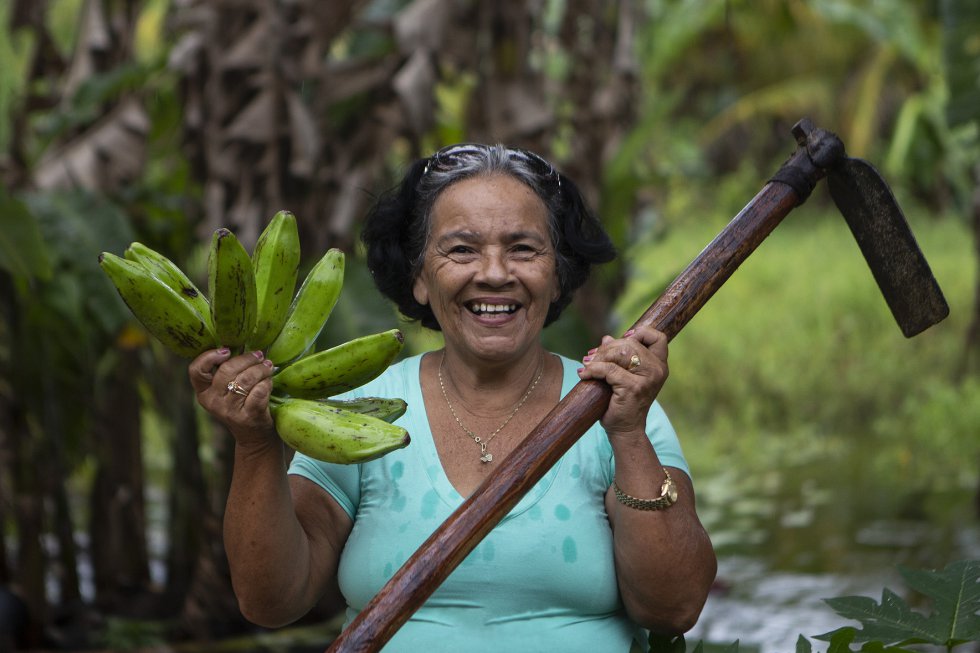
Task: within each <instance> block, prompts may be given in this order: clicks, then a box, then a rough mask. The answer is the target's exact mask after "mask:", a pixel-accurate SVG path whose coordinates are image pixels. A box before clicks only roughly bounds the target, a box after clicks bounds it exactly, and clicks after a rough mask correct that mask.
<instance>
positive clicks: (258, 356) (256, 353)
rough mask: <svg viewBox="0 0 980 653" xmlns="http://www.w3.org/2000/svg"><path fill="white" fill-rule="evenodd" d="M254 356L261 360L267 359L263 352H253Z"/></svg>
mask: <svg viewBox="0 0 980 653" xmlns="http://www.w3.org/2000/svg"><path fill="white" fill-rule="evenodd" d="M252 355H253V356H255V357H256V358H258V359H259V360H262V359H263V358H265V355H264V354H263V353H262V352H261V351H253V352H252Z"/></svg>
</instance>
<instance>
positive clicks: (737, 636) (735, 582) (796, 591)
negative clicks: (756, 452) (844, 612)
mask: <svg viewBox="0 0 980 653" xmlns="http://www.w3.org/2000/svg"><path fill="white" fill-rule="evenodd" d="M823 462H824V463H826V461H823ZM819 467H820V466H819V465H818V468H819ZM824 467H825V465H824ZM814 479H819V480H814ZM866 481H867V479H864V480H862V481H861V482H860V483H858V486H859V487H860V491H857V490H856V489H855V487H853V486H851V484H849V483H843V484H842V483H841V482H840V479H839V478H828V477H827V475H826V473H824V472H819V471H818V469H817V468H812V467H810V466H809V465H806V466H801V467H800V468H797V469H789V470H783V471H781V472H773V473H772V474H770V475H767V476H766V478H762V479H757V480H756V482H755V483H752V484H749V486H748V487H746V486H745V484H744V483H743V485H742V487H743V491H744V496H747V497H751V499H749V500H747V505H745V504H744V502H742V501H741V499H740V498H739V497H738V496H737V494H733V492H732V488H733V487H739V485H738V483H736V482H735V480H734V477H732V476H729V475H724V477H719V478H710V479H702V481H701V482H699V502H700V504H701V506H702V507H701V508H700V509H699V512H700V513H701V514H702V520H703V521H704V522H705V525H706V527H707V528H708V531H709V534H711V536H712V541H713V543H714V544H715V547H716V550H717V552H718V556H719V571H718V583H717V584H718V587H717V588H716V589H715V590H713V591H712V593H711V595H710V597H709V599H708V602H707V604H706V606H705V609H704V611H703V613H702V616H701V619H700V620H699V622H698V624H697V626H696V627H695V628H694V629H693V630H692V631H691V632H690V633H688V635H687V639H688V641H689V642H696V641H698V640H703V641H705V642H710V643H715V644H722V645H729V644H731V643H733V642H735V641H736V640H737V641H738V642H739V647H740V649H742V650H746V649H747V648H754V649H757V650H758V651H759V652H760V653H793V652H794V651H795V649H796V643H797V639H798V638H799V636H800V635H803V636H804V637H806V638H807V639H809V640H810V643H811V645H812V646H813V649H814V650H815V651H825V650H826V648H827V643H826V642H824V641H820V640H816V639H815V636H817V635H821V634H823V633H827V632H829V631H833V630H836V629H838V628H840V627H842V626H855V627H859V626H860V624H859V623H858V622H855V621H849V620H846V619H844V618H842V617H840V616H838V615H837V614H836V613H835V612H834V611H833V610H832V609H831V608H830V606H828V605H827V604H826V603H825V602H824V599H827V598H834V597H840V596H858V595H860V596H868V597H872V598H874V599H875V600H877V601H879V602H880V600H881V594H882V589H883V588H885V587H887V588H889V589H891V590H893V591H895V592H896V593H898V594H899V595H902V596H904V597H906V598H907V599H909V598H911V597H909V596H908V591H907V588H906V586H905V584H904V581H903V580H902V577H901V574H900V572H899V567H900V566H905V567H909V568H914V569H937V568H942V567H945V566H946V565H947V564H949V563H951V562H954V561H956V560H962V559H980V520H978V518H977V517H978V516H977V515H976V513H975V511H974V509H973V492H974V488H973V486H972V485H965V486H964V487H961V488H958V489H955V490H952V491H951V490H948V489H947V490H944V491H942V492H936V493H935V494H934V495H932V496H929V495H923V494H918V495H913V496H908V495H906V496H904V497H903V496H902V493H901V492H900V491H899V490H896V489H895V488H890V487H887V485H888V484H887V483H882V482H881V481H880V480H879V481H878V482H877V484H876V485H875V484H872V485H870V486H869V485H866ZM702 496H703V500H702ZM928 607H929V606H928V605H923V606H921V608H917V609H927V608H928ZM689 650H690V647H689Z"/></svg>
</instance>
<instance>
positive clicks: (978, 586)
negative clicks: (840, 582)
mask: <svg viewBox="0 0 980 653" xmlns="http://www.w3.org/2000/svg"><path fill="white" fill-rule="evenodd" d="M899 571H900V573H901V574H902V577H903V578H904V579H905V582H906V584H908V586H909V587H911V588H912V589H913V590H916V591H918V592H920V593H921V594H923V595H925V596H926V597H928V598H930V599H932V603H933V611H932V612H931V613H929V614H928V615H924V614H922V613H920V612H916V611H914V610H912V608H911V607H910V606H909V604H908V603H907V602H906V600H905V599H903V598H902V597H901V596H899V595H898V594H896V593H895V592H893V591H891V590H889V589H887V588H885V589H884V590H883V591H882V594H881V603H878V602H877V601H875V600H874V599H871V598H868V597H863V596H847V597H841V598H836V599H827V604H828V605H830V607H832V608H833V609H834V611H835V612H836V613H837V614H839V615H840V616H842V617H845V618H847V619H853V620H855V621H860V622H861V624H862V626H863V628H861V629H860V630H857V631H855V632H853V641H854V642H856V643H864V646H862V647H861V650H865V651H867V650H875V649H877V650H880V648H879V647H880V646H889V645H891V646H900V647H901V646H907V645H909V644H934V645H937V646H944V647H946V649H947V650H952V649H953V648H954V647H956V646H959V645H960V644H964V643H966V642H972V641H980V614H978V613H980V561H978V560H965V561H959V562H954V563H952V564H950V565H948V566H947V567H946V568H945V569H943V570H942V571H926V570H915V569H906V568H904V567H900V568H899ZM843 630H845V629H838V630H835V631H833V632H830V633H826V634H824V635H820V636H818V637H817V639H822V640H827V641H833V640H834V638H835V637H836V636H839V635H840V634H841V632H842V631H843ZM872 646H873V647H874V648H872Z"/></svg>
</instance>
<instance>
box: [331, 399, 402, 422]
mask: <svg viewBox="0 0 980 653" xmlns="http://www.w3.org/2000/svg"><path fill="white" fill-rule="evenodd" d="M317 401H319V402H320V403H323V404H326V405H327V406H332V407H334V408H343V409H344V410H349V411H351V412H354V413H360V414H361V415H370V416H371V417H376V418H378V419H383V420H384V421H386V422H394V421H395V420H396V419H398V418H399V417H401V416H402V415H404V414H405V411H406V410H407V409H408V404H407V403H406V402H405V400H404V399H398V398H395V397H392V398H388V397H358V398H355V399H317Z"/></svg>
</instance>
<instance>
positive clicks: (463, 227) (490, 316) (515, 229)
mask: <svg viewBox="0 0 980 653" xmlns="http://www.w3.org/2000/svg"><path fill="white" fill-rule="evenodd" d="M430 229H431V233H430V234H429V241H428V244H427V246H426V250H425V253H424V259H423V263H422V270H421V272H420V274H419V276H418V278H417V279H416V281H415V285H414V288H413V290H414V294H415V299H416V300H417V301H418V302H419V303H421V304H428V305H429V306H430V307H431V308H432V312H433V313H434V314H435V317H436V320H438V322H439V326H440V327H441V328H442V332H443V335H444V337H445V340H446V344H447V346H455V347H459V348H461V349H462V350H463V351H465V352H468V353H470V354H472V355H475V356H476V357H478V358H483V359H487V360H504V359H507V358H509V357H514V356H520V355H521V354H523V353H524V352H526V351H528V349H529V347H531V346H534V345H536V344H537V341H538V336H539V334H540V333H541V329H542V328H543V327H544V321H545V317H547V315H548V308H549V306H550V305H551V303H552V302H553V301H555V300H556V299H557V298H558V295H559V287H558V275H557V272H556V267H555V251H554V248H553V247H552V244H551V237H550V232H549V229H548V212H547V209H546V208H545V205H544V202H542V201H541V199H540V198H539V197H538V196H537V195H536V194H535V193H534V191H532V190H531V189H530V188H528V187H527V186H526V185H525V184H523V183H522V182H520V181H518V180H517V179H515V178H513V177H511V176H509V175H504V174H501V175H494V176H491V177H471V178H469V179H464V180H462V181H459V182H456V183H454V184H453V185H452V186H450V187H449V188H447V189H446V190H444V191H443V192H442V193H441V194H440V195H439V197H438V199H437V200H436V202H435V205H434V206H433V207H432V216H431V225H430Z"/></svg>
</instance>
